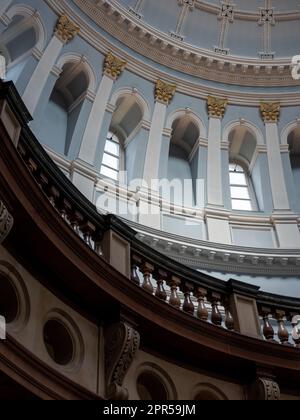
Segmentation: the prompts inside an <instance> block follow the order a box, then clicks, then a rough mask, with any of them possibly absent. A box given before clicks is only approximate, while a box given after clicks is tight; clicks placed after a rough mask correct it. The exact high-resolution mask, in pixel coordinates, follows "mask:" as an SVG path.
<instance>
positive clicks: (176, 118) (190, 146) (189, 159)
mask: <svg viewBox="0 0 300 420" xmlns="http://www.w3.org/2000/svg"><path fill="white" fill-rule="evenodd" d="M166 128H170V129H171V133H172V134H171V138H170V147H169V150H168V163H167V165H166V171H165V177H166V178H167V180H168V181H169V183H170V184H171V186H172V188H171V189H167V188H163V189H161V194H162V196H163V198H164V199H165V200H167V201H170V202H172V203H174V204H176V205H179V206H183V207H193V206H195V204H197V203H196V201H197V200H196V180H197V179H198V178H199V165H201V162H200V159H199V140H200V137H205V136H206V130H205V127H204V124H203V123H202V121H201V120H200V119H199V117H198V116H197V115H196V114H194V113H193V112H191V111H190V110H179V111H176V112H175V113H173V114H172V115H171V116H170V117H169V118H168V120H167V127H166Z"/></svg>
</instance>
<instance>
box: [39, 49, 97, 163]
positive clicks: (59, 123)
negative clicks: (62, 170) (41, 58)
mask: <svg viewBox="0 0 300 420" xmlns="http://www.w3.org/2000/svg"><path fill="white" fill-rule="evenodd" d="M58 68H60V69H61V73H60V76H59V78H58V79H57V81H56V83H55V85H54V87H53V89H52V92H51V95H50V97H49V101H48V103H47V105H46V109H45V112H44V113H43V117H42V120H41V122H40V125H41V127H43V130H42V131H41V132H40V138H41V141H42V143H43V144H45V145H47V146H48V147H50V148H51V149H52V150H54V151H55V152H57V153H60V154H62V155H66V156H67V155H68V153H69V150H70V146H71V143H72V139H73V136H74V135H75V134H76V129H77V124H79V123H80V116H81V110H82V108H83V105H84V101H85V99H86V96H87V93H88V92H89V91H91V90H94V89H95V84H96V82H95V77H94V73H93V71H92V69H91V67H90V66H89V64H88V63H87V61H86V60H85V59H84V58H83V57H80V56H76V55H71V56H64V57H63V58H62V59H61V60H60V61H59V62H58Z"/></svg>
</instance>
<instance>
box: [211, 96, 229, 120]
mask: <svg viewBox="0 0 300 420" xmlns="http://www.w3.org/2000/svg"><path fill="white" fill-rule="evenodd" d="M227 105H228V99H219V98H215V97H213V96H209V97H208V98H207V108H208V115H209V116H210V117H215V118H223V117H224V115H225V112H226V108H227Z"/></svg>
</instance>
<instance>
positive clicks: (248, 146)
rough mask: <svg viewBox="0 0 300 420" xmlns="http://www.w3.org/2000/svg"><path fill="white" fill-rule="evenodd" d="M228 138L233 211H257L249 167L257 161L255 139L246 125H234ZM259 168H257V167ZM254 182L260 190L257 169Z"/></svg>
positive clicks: (230, 191) (230, 190)
mask: <svg viewBox="0 0 300 420" xmlns="http://www.w3.org/2000/svg"><path fill="white" fill-rule="evenodd" d="M228 140H229V171H228V172H229V194H230V201H231V208H232V210H234V211H257V210H258V204H257V199H256V194H255V190H254V183H253V180H252V174H251V172H250V168H253V167H255V165H256V162H257V153H256V150H257V139H256V138H255V136H254V134H253V133H252V131H250V130H249V129H248V127H247V126H245V125H243V124H241V125H240V126H237V127H235V128H234V129H233V130H232V131H231V132H230V134H229V136H228ZM258 169H259V168H258ZM254 182H255V186H256V188H258V190H259V191H260V184H261V182H262V180H261V176H260V173H259V171H258V170H256V171H255V176H254Z"/></svg>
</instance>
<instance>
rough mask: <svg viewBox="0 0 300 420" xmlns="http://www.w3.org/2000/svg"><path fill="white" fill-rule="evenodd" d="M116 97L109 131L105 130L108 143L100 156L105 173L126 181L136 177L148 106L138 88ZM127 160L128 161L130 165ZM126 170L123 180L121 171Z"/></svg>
mask: <svg viewBox="0 0 300 420" xmlns="http://www.w3.org/2000/svg"><path fill="white" fill-rule="evenodd" d="M114 101H115V110H114V112H113V114H112V118H111V120H110V125H109V129H108V134H106V133H103V136H106V137H105V144H104V146H103V149H102V151H103V155H102V157H100V159H102V160H101V169H100V173H101V175H102V176H104V177H106V178H109V179H112V180H114V181H121V182H122V183H126V182H129V181H130V180H132V179H135V176H134V173H135V164H134V162H135V159H136V160H137V159H138V158H139V155H138V150H139V141H138V140H139V133H140V131H141V128H142V123H143V118H144V109H143V108H142V106H141V104H140V101H139V99H138V97H137V95H136V94H135V93H134V92H131V93H123V94H121V95H120V96H119V97H118V98H117V99H116V98H114ZM127 162H129V163H128V165H127ZM125 170H126V179H125V177H124V179H122V180H120V176H119V175H120V172H121V171H125Z"/></svg>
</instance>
